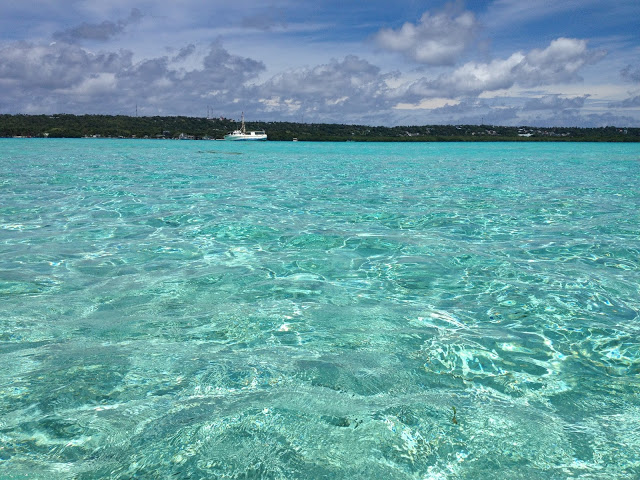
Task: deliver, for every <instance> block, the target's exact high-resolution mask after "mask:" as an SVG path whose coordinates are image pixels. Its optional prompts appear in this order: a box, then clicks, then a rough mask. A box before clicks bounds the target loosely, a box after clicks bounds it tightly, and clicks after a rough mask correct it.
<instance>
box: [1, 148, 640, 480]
mask: <svg viewBox="0 0 640 480" xmlns="http://www.w3.org/2000/svg"><path fill="white" fill-rule="evenodd" d="M639 212H640V146H639V145H638V144H633V145H621V144H577V143H569V144H563V143H544V144H532V143H515V144H484V143H483V144H480V143H475V144H442V143H437V144H428V143H420V144H359V143H304V142H298V143H292V142H289V143H280V142H268V143H261V144H237V143H225V142H213V141H210V142H206V141H200V142H172V141H143V140H139V141H117V140H53V139H50V140H16V139H10V140H0V366H1V368H0V477H1V478H9V479H11V478H43V479H66V478H76V479H94V478H114V479H121V478H122V479H124V478H132V477H135V478H194V479H195V478H282V479H294V478H313V479H321V478H326V479H335V478H350V479H355V478H359V479H373V478H380V479H434V480H435V479H438V480H444V479H481V478H486V479H489V478H509V479H556V478H557V479H569V478H576V479H577V478H580V479H605V478H606V479H637V478H639V477H640V454H639V452H640V318H639V315H638V312H639V311H640V286H639V285H640V214H639Z"/></svg>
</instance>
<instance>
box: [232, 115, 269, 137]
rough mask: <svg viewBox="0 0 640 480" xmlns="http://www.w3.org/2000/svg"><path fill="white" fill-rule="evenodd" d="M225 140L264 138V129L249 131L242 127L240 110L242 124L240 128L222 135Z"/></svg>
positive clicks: (265, 135)
mask: <svg viewBox="0 0 640 480" xmlns="http://www.w3.org/2000/svg"><path fill="white" fill-rule="evenodd" d="M224 139H225V140H232V141H236V142H237V141H242V140H266V139H267V134H266V133H265V131H264V130H257V131H250V132H247V130H246V129H245V127H244V112H242V125H241V126H240V130H234V131H233V132H232V133H229V134H228V135H225V136H224Z"/></svg>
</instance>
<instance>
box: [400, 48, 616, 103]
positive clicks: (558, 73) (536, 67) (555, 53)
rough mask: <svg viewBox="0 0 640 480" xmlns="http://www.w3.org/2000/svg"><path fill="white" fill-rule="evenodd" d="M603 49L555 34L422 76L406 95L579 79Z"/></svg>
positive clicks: (464, 92)
mask: <svg viewBox="0 0 640 480" xmlns="http://www.w3.org/2000/svg"><path fill="white" fill-rule="evenodd" d="M603 55H604V52H602V51H591V50H588V49H587V42H586V41H585V40H578V39H572V38H558V39H556V40H553V41H552V42H551V43H550V44H549V46H548V47H547V48H545V49H543V50H537V49H536V50H532V51H530V52H529V53H526V54H525V53H522V52H516V53H514V54H512V55H511V56H510V57H508V58H507V59H504V60H493V61H491V62H488V63H481V62H468V63H466V64H464V65H462V66H460V67H459V68H457V69H455V70H454V71H453V72H452V73H448V74H443V75H441V76H439V77H438V78H436V79H435V80H429V79H426V78H423V79H421V80H419V81H417V82H415V83H413V84H412V85H410V86H409V87H408V88H407V92H406V95H407V96H408V98H414V99H415V100H418V101H419V100H421V99H422V98H424V97H448V98H456V97H460V96H465V95H480V94H482V93H484V92H487V91H495V90H502V89H508V88H511V87H513V86H515V85H518V86H523V87H536V86H544V85H551V84H556V83H566V82H573V81H577V80H579V79H580V77H579V75H578V72H579V70H580V69H581V68H582V67H584V66H585V65H588V64H591V63H595V62H597V61H598V60H599V59H600V58H602V57H603Z"/></svg>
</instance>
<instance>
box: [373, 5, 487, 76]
mask: <svg viewBox="0 0 640 480" xmlns="http://www.w3.org/2000/svg"><path fill="white" fill-rule="evenodd" d="M477 28H478V24H477V21H476V18H475V16H474V14H473V13H471V12H469V11H460V10H459V9H458V8H457V7H454V6H451V5H449V6H447V7H446V8H445V9H444V10H442V11H440V12H436V13H434V14H430V13H429V12H425V13H424V14H423V15H422V17H421V18H420V21H419V22H418V23H417V24H413V23H409V22H407V23H405V24H404V25H403V26H402V27H401V28H399V29H398V30H393V29H383V30H380V31H379V32H378V33H377V35H376V37H375V40H376V42H377V44H378V45H379V46H380V47H381V48H383V49H386V50H391V51H394V52H400V53H403V54H404V55H406V56H408V57H409V58H411V59H413V60H415V61H416V62H419V63H425V64H430V65H452V64H454V63H455V62H456V60H457V59H458V58H459V57H460V55H462V53H463V52H464V51H465V50H466V49H467V48H468V47H469V45H470V44H471V42H472V40H473V39H474V38H475V35H476V31H477Z"/></svg>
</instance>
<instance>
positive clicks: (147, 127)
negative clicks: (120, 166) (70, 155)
mask: <svg viewBox="0 0 640 480" xmlns="http://www.w3.org/2000/svg"><path fill="white" fill-rule="evenodd" d="M246 127H247V130H265V131H266V132H267V134H268V136H269V140H283V141H290V140H292V139H293V138H297V139H298V140H300V141H396V142H397V141H405V142H415V141H422V142H424V141H429V142H437V141H595V142H638V141H640V128H624V127H622V128H621V127H613V126H610V127H600V128H578V127H552V128H539V127H526V126H523V127H504V126H492V125H423V126H415V125H414V126H397V127H382V126H366V125H346V124H331V123H294V122H247V123H246ZM236 128H238V122H237V121H235V120H232V119H227V118H215V119H210V118H201V117H158V116H156V117H129V116H124V115H70V114H56V115H7V114H5V115H0V137H49V138H55V137H64V138H80V137H111V138H153V139H156V138H158V139H159V138H181V137H185V136H186V137H189V138H195V139H203V138H205V139H207V138H208V139H218V138H222V137H223V136H224V135H225V134H226V133H229V132H230V131H232V130H234V129H236Z"/></svg>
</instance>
